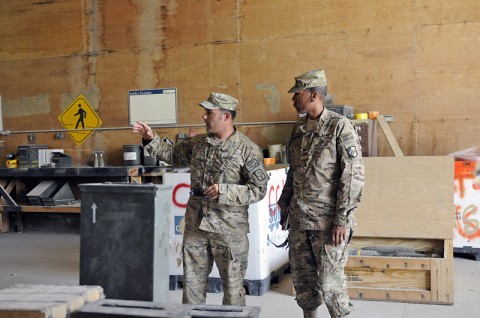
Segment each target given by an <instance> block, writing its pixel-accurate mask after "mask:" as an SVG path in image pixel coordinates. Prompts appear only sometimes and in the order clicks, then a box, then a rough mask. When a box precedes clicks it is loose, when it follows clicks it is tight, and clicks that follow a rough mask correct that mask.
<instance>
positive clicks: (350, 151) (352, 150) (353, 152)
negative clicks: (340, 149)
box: [347, 146, 358, 159]
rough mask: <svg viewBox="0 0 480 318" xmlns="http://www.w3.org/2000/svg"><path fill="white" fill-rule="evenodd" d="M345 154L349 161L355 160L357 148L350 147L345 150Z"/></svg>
mask: <svg viewBox="0 0 480 318" xmlns="http://www.w3.org/2000/svg"><path fill="white" fill-rule="evenodd" d="M347 153H348V156H349V157H350V159H353V158H357V156H358V152H357V147H355V146H350V147H348V148H347Z"/></svg>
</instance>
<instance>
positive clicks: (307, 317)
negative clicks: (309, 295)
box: [303, 309, 317, 318]
mask: <svg viewBox="0 0 480 318" xmlns="http://www.w3.org/2000/svg"><path fill="white" fill-rule="evenodd" d="M303 318H317V310H316V309H315V310H303Z"/></svg>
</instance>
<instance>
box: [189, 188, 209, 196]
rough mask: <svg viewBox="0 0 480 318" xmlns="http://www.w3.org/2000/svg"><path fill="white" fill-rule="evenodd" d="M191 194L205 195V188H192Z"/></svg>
mask: <svg viewBox="0 0 480 318" xmlns="http://www.w3.org/2000/svg"><path fill="white" fill-rule="evenodd" d="M189 194H190V195H191V196H194V197H204V196H205V193H203V189H190V192H189Z"/></svg>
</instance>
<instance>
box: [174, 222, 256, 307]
mask: <svg viewBox="0 0 480 318" xmlns="http://www.w3.org/2000/svg"><path fill="white" fill-rule="evenodd" d="M248 248H249V242H248V237H247V234H246V233H245V234H241V235H236V234H230V235H226V234H218V233H211V232H205V231H202V230H186V231H185V233H184V237H183V300H182V302H183V303H184V304H202V303H205V299H206V293H207V281H208V275H209V274H210V272H211V271H212V267H213V262H215V264H216V265H217V267H218V271H219V273H220V278H221V279H222V282H223V292H224V294H223V305H236V306H245V288H244V287H243V279H244V277H245V272H246V271H247V264H248Z"/></svg>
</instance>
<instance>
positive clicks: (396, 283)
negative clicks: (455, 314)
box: [345, 238, 454, 305]
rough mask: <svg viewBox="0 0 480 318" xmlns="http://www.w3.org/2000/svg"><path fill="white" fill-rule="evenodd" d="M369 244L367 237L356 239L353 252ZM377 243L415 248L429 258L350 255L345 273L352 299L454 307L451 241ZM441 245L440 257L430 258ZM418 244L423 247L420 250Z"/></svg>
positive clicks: (388, 241) (390, 241)
mask: <svg viewBox="0 0 480 318" xmlns="http://www.w3.org/2000/svg"><path fill="white" fill-rule="evenodd" d="M367 241H371V240H365V239H364V238H362V239H357V240H354V241H353V242H352V249H353V250H355V248H358V247H359V245H362V244H361V243H360V242H362V243H365V242H367ZM376 241H377V242H376V243H377V244H375V245H374V246H402V247H412V246H415V247H416V248H415V250H416V251H419V252H423V253H425V256H426V257H384V256H350V257H349V260H348V263H347V266H346V268H345V274H346V275H347V279H348V286H349V290H348V291H349V295H350V297H351V298H352V299H362V300H388V301H402V302H415V303H431V304H449V305H452V304H453V301H454V297H453V296H454V289H453V275H454V267H453V241H452V240H444V241H440V240H429V241H428V240H427V241H420V240H398V239H388V240H385V239H383V240H382V239H376ZM380 241H383V242H380ZM442 242H443V246H442V249H441V254H440V255H439V257H427V256H429V255H431V254H432V252H434V251H439V248H438V245H440V244H442ZM359 243H360V244H359ZM378 243H381V245H380V244H378ZM422 243H423V244H422ZM419 244H420V245H423V246H424V248H421V249H418V247H419ZM429 244H431V245H429ZM364 246H368V245H364ZM434 254H436V253H434ZM436 255H438V254H436Z"/></svg>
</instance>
